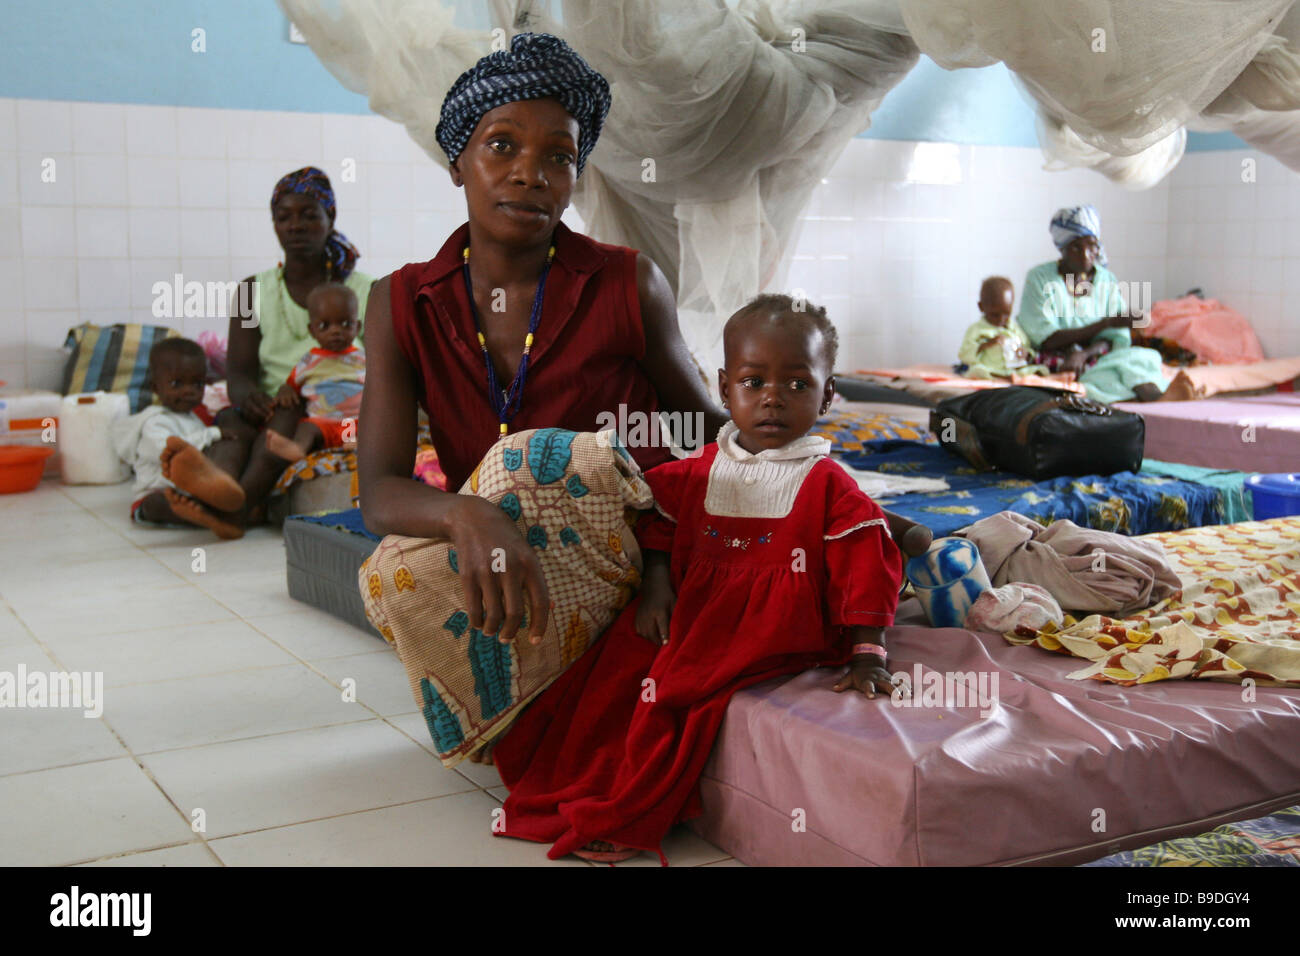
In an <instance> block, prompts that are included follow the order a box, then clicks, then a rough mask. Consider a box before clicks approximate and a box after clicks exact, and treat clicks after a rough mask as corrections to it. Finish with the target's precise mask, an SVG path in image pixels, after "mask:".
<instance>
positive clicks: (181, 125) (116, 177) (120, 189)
mask: <svg viewBox="0 0 1300 956" xmlns="http://www.w3.org/2000/svg"><path fill="white" fill-rule="evenodd" d="M1241 158H1242V157H1241V156H1240V155H1238V154H1235V153H1200V154H1193V155H1190V156H1188V157H1187V158H1186V159H1185V160H1184V162H1183V165H1182V166H1180V167H1179V169H1178V170H1177V171H1176V172H1175V173H1174V175H1173V176H1172V177H1171V179H1170V180H1168V181H1167V182H1165V183H1162V184H1161V185H1160V186H1158V187H1157V188H1155V189H1153V190H1150V191H1147V192H1139V193H1130V192H1127V191H1125V190H1122V189H1120V188H1118V187H1115V186H1112V185H1111V184H1109V183H1108V182H1107V181H1106V180H1104V179H1102V178H1101V177H1099V176H1097V175H1095V174H1092V173H1089V172H1086V171H1067V172H1046V171H1044V170H1043V169H1042V165H1043V160H1042V156H1041V154H1040V153H1039V152H1038V151H1037V150H1036V149H1025V148H1016V147H972V146H955V145H944V144H917V143H910V142H891V141H884V140H868V139H855V140H853V141H852V142H851V143H850V145H849V147H848V149H847V150H846V151H845V153H844V154H843V156H842V157H841V158H840V160H839V162H838V163H837V164H836V166H835V167H834V169H833V170H832V171H831V173H830V175H829V176H828V177H827V180H826V182H825V183H824V184H823V185H822V186H820V187H819V188H818V189H817V190H816V191H815V193H814V196H813V200H812V203H811V205H810V206H809V208H808V210H807V212H806V217H805V220H804V222H803V228H802V231H801V234H800V236H799V240H798V243H797V247H796V250H795V254H794V261H793V263H792V266H791V269H790V273H789V276H788V279H787V282H786V283H785V287H786V288H787V289H794V288H800V289H802V290H804V292H805V294H806V295H807V297H808V298H809V299H811V300H812V301H814V302H818V303H820V304H823V305H825V306H827V308H828V309H829V310H830V314H831V316H832V318H833V319H834V320H835V322H836V324H837V325H838V326H839V328H840V332H841V339H842V343H843V344H842V351H841V361H840V366H841V368H863V367H871V366H881V365H895V364H903V363H908V362H948V361H953V360H955V357H956V350H957V345H958V343H959V341H960V339H961V334H962V331H963V330H964V329H965V327H966V326H967V325H968V324H969V323H970V322H971V321H973V320H974V318H975V317H976V314H977V313H976V309H975V299H976V297H977V293H978V288H979V283H980V280H981V279H982V278H983V277H984V276H986V275H990V274H1003V275H1006V276H1008V277H1010V278H1011V279H1012V281H1013V282H1014V283H1015V284H1016V287H1017V290H1018V289H1019V287H1020V285H1021V284H1022V282H1023V278H1024V274H1025V272H1026V270H1027V269H1028V268H1029V267H1030V266H1033V265H1035V264H1037V263H1039V262H1043V261H1046V260H1047V259H1050V258H1054V256H1055V250H1054V249H1053V247H1052V245H1051V241H1050V238H1049V236H1048V231H1047V221H1048V219H1049V218H1050V216H1051V213H1052V212H1053V211H1054V210H1055V209H1056V208H1057V207H1059V206H1063V205H1074V204H1077V203H1081V202H1092V203H1094V204H1096V205H1097V207H1098V208H1099V210H1100V211H1101V215H1102V223H1103V235H1104V239H1105V245H1106V248H1107V251H1108V253H1109V255H1110V260H1111V267H1112V269H1114V270H1115V271H1116V272H1117V273H1118V274H1119V276H1120V278H1122V279H1128V280H1133V281H1147V282H1151V283H1152V288H1153V292H1154V294H1155V296H1156V297H1164V296H1167V295H1177V294H1180V293H1181V292H1183V291H1184V290H1185V289H1186V288H1188V287H1189V286H1192V285H1201V286H1203V287H1204V288H1205V289H1206V292H1207V294H1211V295H1215V296H1218V297H1220V298H1222V299H1224V301H1226V302H1228V303H1229V304H1231V305H1233V306H1234V307H1235V308H1237V309H1239V310H1240V311H1242V312H1243V313H1245V314H1247V315H1248V316H1250V317H1251V318H1252V319H1254V320H1255V322H1256V324H1257V327H1258V329H1259V332H1260V337H1261V339H1262V340H1263V341H1264V344H1265V348H1266V350H1267V351H1268V352H1269V354H1272V355H1282V354H1289V355H1295V354H1300V323H1296V322H1295V321H1294V317H1291V316H1288V317H1286V318H1284V316H1287V314H1286V313H1284V311H1283V308H1284V306H1283V295H1282V293H1283V289H1282V282H1283V277H1284V276H1286V275H1289V274H1300V245H1298V243H1300V230H1297V229H1296V228H1295V227H1294V226H1293V225H1292V224H1293V223H1294V222H1296V221H1297V220H1298V218H1300V216H1298V214H1300V176H1296V175H1295V174H1294V173H1290V172H1288V171H1286V170H1285V169H1283V168H1282V167H1281V166H1279V165H1278V164H1276V163H1273V162H1272V161H1271V160H1268V159H1266V158H1261V159H1260V162H1259V165H1258V169H1257V181H1256V183H1255V184H1252V185H1245V184H1242V183H1241V182H1240V174H1239V168H1240V160H1241ZM347 159H351V160H355V170H356V176H355V181H348V179H347V178H346V177H345V175H344V160H347ZM48 160H53V173H54V176H53V181H52V182H46V181H44V180H43V177H42V173H43V171H46V170H49V169H50V168H51V167H50V166H49V164H48V162H47V161H48ZM308 164H313V165H317V166H320V167H321V168H322V169H324V170H325V171H326V172H327V173H328V174H329V176H330V178H331V180H332V181H333V183H334V186H335V189H336V192H337V195H338V204H339V216H338V220H337V226H338V228H339V229H341V230H342V231H343V232H344V233H345V234H346V235H347V236H348V237H349V238H350V239H351V240H352V241H353V242H354V243H355V244H356V245H357V246H358V248H360V249H361V252H362V260H361V263H360V268H361V269H362V270H363V271H365V272H368V273H370V274H372V275H376V276H378V275H384V274H386V273H387V272H389V271H391V270H392V269H394V268H396V267H397V266H399V265H401V264H403V263H405V262H409V261H416V260H423V259H427V258H429V257H430V256H432V255H433V254H434V253H435V252H436V251H437V249H438V248H439V246H440V245H441V244H442V242H443V240H444V239H445V238H446V236H447V234H448V233H449V232H450V231H451V230H452V229H453V228H454V227H455V226H456V225H457V224H459V223H460V222H461V221H463V219H464V205H463V199H462V197H461V194H460V192H459V191H458V190H456V189H455V188H454V187H453V186H452V185H451V183H450V181H449V180H448V178H447V174H446V173H445V172H444V171H443V170H442V169H440V168H439V167H438V166H436V165H435V164H434V163H433V162H432V161H431V160H430V159H429V158H428V157H426V156H425V155H424V154H423V153H422V152H421V151H420V150H419V149H418V147H416V146H415V145H414V144H413V143H412V142H411V141H410V139H409V137H407V135H406V133H405V131H403V130H402V129H401V128H400V127H398V126H396V125H395V124H393V123H390V122H389V121H387V120H384V119H381V118H379V117H373V116H347V115H333V114H328V115H319V114H303V113H271V112H258V111H234V110H210V109H196V108H181V107H154V106H135V105H112V104H96V103H65V102H50V101H30V100H0V380H6V381H8V382H9V383H11V384H14V385H23V384H27V385H31V386H36V387H57V385H58V382H59V379H60V369H61V366H62V362H63V354H62V352H61V351H60V346H61V345H62V342H63V339H64V336H65V334H66V332H67V330H68V328H69V327H70V326H73V325H76V324H77V323H78V322H80V321H90V322H95V323H98V324H108V323H112V322H121V321H139V322H149V321H160V320H155V319H153V317H152V316H151V314H150V305H151V303H152V301H153V293H152V291H151V290H152V286H153V284H154V283H155V282H158V281H170V279H171V277H172V276H173V275H174V274H175V273H177V272H179V273H181V274H183V275H184V277H185V279H186V281H194V280H197V281H199V282H205V281H209V280H212V281H222V282H225V281H229V280H231V279H237V278H241V277H243V276H245V275H249V274H251V273H253V272H256V271H260V270H262V269H265V268H267V267H268V266H270V265H272V264H274V263H275V262H276V261H277V259H278V256H279V251H280V250H279V246H278V245H277V244H276V241H275V234H274V232H273V230H272V228H271V224H270V214H269V211H268V208H267V203H268V201H269V198H270V191H271V188H272V187H273V185H274V184H275V181H276V180H277V179H278V178H279V177H280V176H281V175H282V174H284V173H285V172H287V171H289V170H291V169H296V168H298V167H300V166H304V165H308ZM1230 173H1231V175H1229V174H1230ZM45 178H49V176H48V173H47V175H46V177H45ZM573 218H574V220H575V225H579V223H577V221H576V217H573ZM1288 318H1289V321H1288ZM161 321H166V320H161ZM170 324H173V325H176V326H177V327H179V328H180V329H181V330H182V331H184V332H185V333H186V334H187V335H190V336H194V335H196V334H197V333H198V332H199V331H201V330H202V329H204V328H211V329H214V330H218V331H222V332H224V327H225V322H224V320H222V319H220V318H202V319H195V318H178V319H175V320H172V321H171V322H170Z"/></svg>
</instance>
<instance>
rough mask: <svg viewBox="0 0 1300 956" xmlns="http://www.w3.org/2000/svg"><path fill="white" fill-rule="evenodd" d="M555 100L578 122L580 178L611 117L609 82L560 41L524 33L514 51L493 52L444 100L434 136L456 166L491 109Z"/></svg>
mask: <svg viewBox="0 0 1300 956" xmlns="http://www.w3.org/2000/svg"><path fill="white" fill-rule="evenodd" d="M544 97H551V98H554V99H557V100H559V101H560V104H561V105H562V106H563V107H564V108H565V109H566V110H567V111H568V113H569V115H570V116H572V117H573V118H574V119H576V120H577V121H578V175H579V176H581V175H582V168H583V167H584V166H585V165H587V156H588V155H590V153H591V150H592V148H593V147H594V146H595V145H596V140H597V139H598V138H599V137H600V128H601V126H602V125H604V122H605V116H606V114H608V113H609V83H607V82H606V81H605V78H604V77H603V76H601V75H600V74H599V73H597V72H596V71H595V70H593V69H592V68H591V67H589V66H588V65H587V62H586V61H585V60H584V59H583V58H582V57H580V56H578V54H577V53H575V52H573V49H572V48H571V47H570V46H569V45H568V44H567V43H565V42H564V41H563V40H561V39H560V38H559V37H556V36H552V35H551V34H549V33H521V34H519V35H518V36H516V37H515V38H514V39H513V40H511V41H510V49H509V50H508V51H507V50H498V51H497V52H496V53H490V54H488V55H487V56H485V57H483V59H481V60H479V61H478V62H477V63H475V64H474V65H473V66H472V67H470V69H468V70H466V71H465V72H464V73H462V74H461V75H460V77H459V78H457V80H456V82H455V83H453V84H452V85H451V89H450V90H448V91H447V96H446V98H445V99H444V100H443V101H442V114H441V117H440V118H439V120H438V126H437V129H435V130H434V135H435V136H436V137H437V139H438V145H439V146H441V147H442V149H443V152H445V153H446V154H447V159H448V160H449V161H451V162H455V161H456V159H457V157H459V156H460V154H461V153H462V152H464V150H465V146H466V145H467V144H468V143H469V139H470V137H471V136H473V135H474V130H475V129H476V128H477V127H478V123H479V120H481V119H482V118H483V114H484V113H486V112H488V111H489V110H494V109H496V108H497V107H498V106H504V105H505V104H506V103H514V102H516V101H518V100H539V99H542V98H544Z"/></svg>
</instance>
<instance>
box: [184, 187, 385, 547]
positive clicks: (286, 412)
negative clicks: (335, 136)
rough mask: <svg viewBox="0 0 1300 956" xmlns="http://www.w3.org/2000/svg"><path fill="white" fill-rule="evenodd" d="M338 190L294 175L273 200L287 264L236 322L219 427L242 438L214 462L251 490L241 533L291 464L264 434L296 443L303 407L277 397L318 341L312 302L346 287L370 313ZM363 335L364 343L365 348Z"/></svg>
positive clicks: (262, 283)
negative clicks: (338, 218)
mask: <svg viewBox="0 0 1300 956" xmlns="http://www.w3.org/2000/svg"><path fill="white" fill-rule="evenodd" d="M334 215H335V204H334V191H333V189H331V188H330V181H329V178H328V177H327V176H326V175H325V174H324V173H323V172H321V171H320V170H319V169H316V168H315V167H314V166H307V167H305V168H303V169H299V170H296V171H294V172H292V173H289V174H288V175H286V176H285V177H284V178H283V179H281V180H280V182H279V183H277V184H276V187H275V191H274V192H273V193H272V194H271V222H272V224H273V225H274V226H275V235H276V238H277V239H279V240H280V247H281V248H282V249H283V250H284V262H283V263H282V264H281V265H277V266H276V267H275V268H274V269H268V270H266V271H265V272H260V273H258V274H257V275H256V276H250V277H249V278H247V279H245V280H244V282H243V290H242V293H243V294H241V296H240V298H239V300H238V301H239V303H240V305H241V307H243V306H249V307H251V311H250V312H248V313H243V312H242V311H241V310H233V311H234V312H240V313H241V314H233V312H232V315H231V317H230V348H229V354H228V356H227V359H226V368H227V380H228V383H227V387H228V391H229V395H230V404H231V408H228V409H225V410H223V411H222V412H221V413H220V415H219V416H218V418H217V421H218V424H220V425H223V426H226V427H229V428H230V429H231V430H232V432H233V433H234V434H235V435H236V437H235V438H232V439H226V440H222V441H219V442H217V443H215V444H213V445H212V446H211V447H210V448H209V449H208V450H207V456H208V457H209V458H210V459H211V460H212V461H213V462H215V463H216V464H217V466H218V467H220V468H221V469H222V470H223V471H225V472H226V473H227V474H229V475H232V476H234V477H235V478H236V479H237V480H238V481H239V484H240V486H241V487H242V488H243V489H244V498H245V503H244V507H243V508H242V509H241V510H240V511H237V512H230V513H224V514H223V517H224V518H225V520H227V521H229V522H232V523H234V524H236V525H238V526H240V527H243V526H245V525H247V524H254V523H257V522H259V521H261V520H263V519H264V516H265V510H266V509H265V507H264V504H265V500H266V497H267V495H269V494H270V492H271V489H272V488H273V487H275V482H276V480H277V479H278V478H279V477H280V474H281V473H282V472H283V471H284V469H285V464H286V462H285V461H284V459H282V458H279V457H277V456H275V455H273V454H271V452H270V451H268V450H267V447H266V442H265V440H264V439H262V438H261V437H260V436H261V432H262V429H264V428H270V429H272V430H274V431H276V432H279V433H280V434H281V435H284V436H286V437H289V436H292V435H293V433H294V429H295V427H296V426H297V424H298V421H299V419H301V418H302V417H303V414H304V411H303V408H302V406H301V405H294V406H291V407H282V406H281V407H277V405H276V402H275V399H274V398H273V397H272V396H273V395H275V394H276V392H277V391H278V390H279V388H280V386H281V385H283V384H284V383H285V381H286V379H288V377H289V372H290V371H292V369H293V367H294V365H296V364H297V363H298V361H299V360H300V359H301V358H302V357H303V355H305V354H306V353H307V351H308V350H309V349H311V348H312V347H313V346H314V345H315V344H316V342H315V340H314V339H313V338H312V337H311V335H310V334H309V333H308V331H307V308H306V306H307V296H308V295H309V294H310V293H311V291H312V289H314V288H316V287H317V286H318V285H321V284H322V283H326V282H341V283H343V284H344V285H346V286H348V287H349V288H350V289H352V291H353V292H355V293H356V296H357V304H358V312H359V314H361V315H364V314H365V310H366V299H367V297H368V296H369V294H370V284H371V282H372V281H373V280H372V279H371V277H370V276H368V275H365V274H364V273H361V272H357V271H355V270H354V269H353V265H354V263H355V262H356V260H357V258H358V256H359V253H358V252H357V250H356V248H355V247H354V246H353V245H352V244H351V243H350V242H348V240H347V238H346V237H345V236H344V235H343V234H342V233H340V232H338V231H337V230H336V229H335V228H334ZM364 334H365V329H364V328H363V329H362V330H361V331H360V332H359V333H358V335H357V339H356V343H357V344H358V345H362V344H363V339H362V336H363V335H364Z"/></svg>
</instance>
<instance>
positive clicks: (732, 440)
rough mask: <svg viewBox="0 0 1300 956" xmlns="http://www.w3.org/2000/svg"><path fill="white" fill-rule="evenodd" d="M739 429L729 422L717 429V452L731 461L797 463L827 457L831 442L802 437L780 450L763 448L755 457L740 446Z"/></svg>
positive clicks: (808, 436)
mask: <svg viewBox="0 0 1300 956" xmlns="http://www.w3.org/2000/svg"><path fill="white" fill-rule="evenodd" d="M739 435H740V429H739V428H737V427H736V423H735V422H732V421H729V422H727V423H726V424H725V425H723V426H722V427H721V428H720V429H718V451H719V453H721V454H724V455H726V456H727V457H728V458H730V459H732V460H733V461H744V462H756V461H797V460H800V459H803V458H811V457H812V456H813V455H822V456H825V455H829V454H830V453H831V440H830V439H829V438H821V437H819V436H817V435H804V436H803V437H802V438H796V439H795V440H794V441H792V442H790V444H788V445H782V446H781V447H780V448H764V449H763V450H762V451H760V452H759V453H758V454H757V455H756V454H754V453H753V452H749V451H746V450H745V449H744V448H742V447H741V446H740V440H739Z"/></svg>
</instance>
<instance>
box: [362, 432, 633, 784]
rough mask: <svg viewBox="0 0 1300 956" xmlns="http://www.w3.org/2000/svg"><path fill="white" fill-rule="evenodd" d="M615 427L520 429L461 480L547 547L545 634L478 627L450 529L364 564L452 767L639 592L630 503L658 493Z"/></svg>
mask: <svg viewBox="0 0 1300 956" xmlns="http://www.w3.org/2000/svg"><path fill="white" fill-rule="evenodd" d="M613 435H614V433H613V432H612V431H608V432H600V433H591V432H571V431H565V430H563V429H558V428H543V429H535V430H532V431H524V432H519V433H518V434H515V435H507V436H505V437H504V438H502V439H501V440H500V441H499V442H497V444H496V445H494V446H493V447H492V449H491V450H490V451H489V452H488V453H487V455H485V456H484V458H483V461H482V462H481V463H480V464H479V466H478V468H476V469H475V471H474V473H473V474H472V475H471V476H470V478H469V480H468V481H467V482H466V483H465V487H463V488H461V489H460V493H461V494H477V495H479V496H480V497H483V498H486V499H488V500H489V501H493V502H496V503H498V504H499V505H500V507H501V508H502V509H503V510H504V511H505V512H506V513H507V514H508V515H509V516H510V517H511V518H513V519H514V521H515V525H516V526H517V527H518V528H519V531H520V533H521V534H522V535H523V536H524V538H525V539H526V540H527V541H528V543H529V544H530V545H531V546H532V548H533V550H534V551H535V552H536V553H537V556H538V558H539V559H540V561H541V564H542V571H543V573H544V574H545V576H546V585H547V588H548V589H549V591H550V597H551V602H552V605H553V606H552V610H551V618H550V622H549V624H548V625H547V628H546V635H545V637H544V638H543V640H542V642H541V643H540V644H536V645H534V644H532V643H530V642H529V641H528V640H526V639H522V635H523V633H524V631H523V630H522V629H521V631H520V635H521V639H518V640H515V641H513V642H511V643H509V644H501V643H500V642H499V641H498V640H497V639H496V638H495V637H493V636H490V635H484V634H483V633H482V632H481V631H480V630H478V629H477V628H472V627H470V626H469V615H468V614H467V613H466V611H465V608H464V606H463V604H462V600H463V599H462V595H461V586H460V581H459V579H458V577H457V574H458V572H457V563H456V553H455V549H454V548H452V547H451V545H450V543H449V542H447V541H445V540H438V539H426V538H408V537H405V536H403V535H389V536H388V537H386V538H385V539H384V540H383V541H382V542H380V544H379V547H377V548H376V549H375V551H374V553H373V554H372V555H371V556H370V557H369V558H368V559H367V560H366V562H365V563H364V564H363V565H362V566H361V570H360V572H359V575H358V580H359V584H360V587H361V596H362V600H363V601H364V602H365V607H366V615H367V616H368V617H369V618H370V621H371V623H373V624H374V625H375V627H376V628H377V629H378V630H379V632H380V633H381V634H383V635H384V638H385V639H386V640H388V641H389V642H390V643H392V644H393V645H394V646H395V647H396V649H397V653H398V656H399V657H400V658H401V660H402V663H403V665H405V667H406V673H407V676H408V677H409V679H410V682H411V691H412V693H413V694H414V695H415V700H416V702H417V704H418V705H419V706H420V708H421V709H422V710H423V712H424V717H425V721H426V722H427V723H428V726H429V732H430V735H431V736H432V737H433V741H434V745H435V748H436V750H437V752H438V755H439V756H440V757H441V758H442V762H443V764H444V765H446V766H448V767H451V766H455V765H456V764H457V763H459V762H460V761H461V760H463V759H465V758H466V757H473V756H474V755H476V754H480V753H482V752H483V751H484V749H485V748H486V747H487V745H488V744H490V742H491V741H492V740H493V738H495V737H496V736H497V735H498V734H500V733H502V732H503V731H504V730H505V729H506V728H507V727H509V725H510V723H511V721H512V720H513V719H514V717H515V715H516V714H517V713H518V712H519V710H520V709H521V708H522V707H523V706H524V705H525V704H527V703H528V702H529V701H530V700H532V699H533V697H535V696H536V695H537V694H539V693H540V692H541V691H542V690H544V689H545V688H546V687H547V685H549V684H550V683H551V681H553V680H554V679H555V678H556V677H558V676H559V675H560V674H561V673H562V672H563V671H564V669H565V668H567V667H568V666H569V664H571V663H572V662H573V661H575V660H577V659H578V657H579V656H581V655H582V653H583V652H584V651H585V650H586V649H587V647H588V645H590V643H591V642H592V641H594V640H595V639H596V638H597V637H598V636H599V635H600V634H601V633H602V632H603V631H604V630H605V628H606V627H607V626H608V625H609V624H610V623H611V622H612V621H613V620H614V617H615V616H616V615H617V613H618V612H619V610H620V609H621V608H622V607H623V606H624V605H625V604H627V602H628V601H629V600H630V599H631V597H632V595H633V594H635V593H636V589H637V587H638V586H639V585H640V583H641V573H640V569H641V556H640V551H639V549H638V548H637V544H636V539H635V538H634V537H633V535H632V532H631V527H630V522H629V518H630V517H634V516H635V514H636V512H635V511H634V510H632V511H631V513H630V514H629V511H630V509H643V508H648V507H650V506H651V504H652V503H653V496H652V494H651V492H650V488H649V486H648V485H647V484H646V483H645V481H644V479H642V477H641V472H640V469H639V468H638V467H637V465H636V463H635V462H633V461H632V459H631V457H630V456H628V454H627V452H626V450H625V449H623V448H622V447H620V446H619V445H618V444H617V441H616V439H614V438H613ZM525 626H526V622H525Z"/></svg>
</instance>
